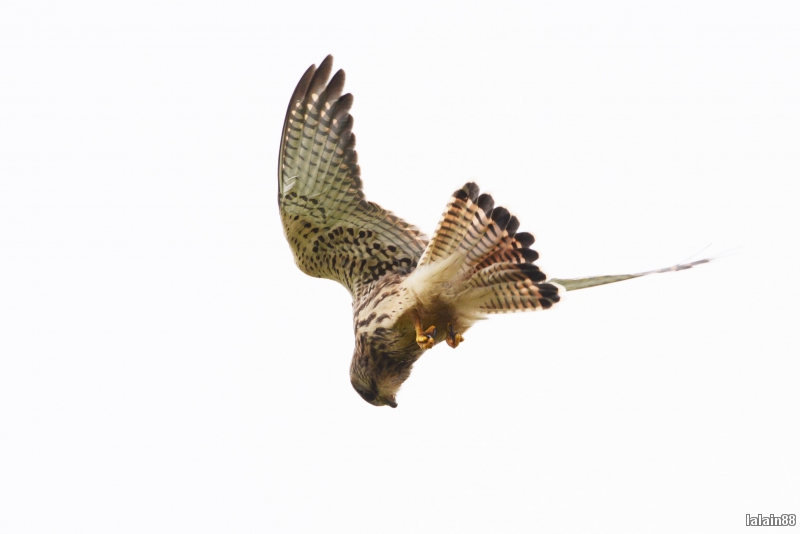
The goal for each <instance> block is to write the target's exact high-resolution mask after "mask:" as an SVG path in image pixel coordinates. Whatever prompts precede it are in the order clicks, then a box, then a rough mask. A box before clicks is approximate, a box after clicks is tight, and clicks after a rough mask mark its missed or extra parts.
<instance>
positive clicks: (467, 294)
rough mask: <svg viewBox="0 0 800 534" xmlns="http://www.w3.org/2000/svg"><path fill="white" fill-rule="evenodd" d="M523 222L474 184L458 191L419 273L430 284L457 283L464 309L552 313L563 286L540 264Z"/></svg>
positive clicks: (419, 265) (423, 257)
mask: <svg viewBox="0 0 800 534" xmlns="http://www.w3.org/2000/svg"><path fill="white" fill-rule="evenodd" d="M518 228H519V220H518V219H517V218H516V217H514V216H513V215H511V214H510V213H509V211H508V210H507V209H505V208H503V207H495V206H494V199H493V198H492V197H491V195H488V194H485V193H484V194H480V189H479V188H478V186H477V185H476V184H474V183H472V182H470V183H467V184H465V185H464V187H462V188H461V189H458V190H456V191H455V192H454V193H453V196H452V198H451V199H450V202H449V203H448V204H447V208H446V209H445V212H444V215H443V216H442V219H441V220H440V222H439V226H438V227H437V229H436V232H435V233H434V234H433V238H432V239H431V241H430V243H428V247H427V248H426V250H425V252H424V253H423V255H422V258H421V259H420V261H419V264H418V267H417V268H418V269H420V270H421V272H426V276H427V277H429V280H430V281H433V282H437V281H441V282H451V283H452V282H454V284H453V285H454V287H455V288H456V293H457V294H458V297H457V305H458V307H467V308H469V309H473V310H475V311H479V312H482V313H502V312H511V311H518V310H540V309H548V308H550V307H551V306H552V305H553V304H555V303H556V302H558V301H559V299H560V296H559V291H560V288H559V287H558V286H557V285H555V284H552V283H548V282H545V279H546V278H547V277H546V276H545V274H544V273H543V272H542V271H541V270H540V269H539V267H538V266H536V265H534V264H533V262H534V261H536V260H537V259H538V258H539V254H537V252H536V251H535V250H532V249H531V248H530V246H531V245H532V244H533V242H534V238H533V236H532V235H531V234H529V233H527V232H520V233H517V229H518Z"/></svg>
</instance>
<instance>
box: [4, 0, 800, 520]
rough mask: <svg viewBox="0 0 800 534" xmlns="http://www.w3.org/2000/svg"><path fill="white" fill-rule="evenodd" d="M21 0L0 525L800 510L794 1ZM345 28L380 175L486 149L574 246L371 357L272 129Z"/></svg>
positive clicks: (538, 220) (361, 141) (367, 163)
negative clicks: (471, 309)
mask: <svg viewBox="0 0 800 534" xmlns="http://www.w3.org/2000/svg"><path fill="white" fill-rule="evenodd" d="M277 4H278V3H277V2H252V3H243V2H184V3H175V2H173V3H163V2H156V3H145V2H141V1H139V2H135V3H134V2H131V3H127V4H122V3H105V2H96V3H90V2H89V3H71V5H65V4H62V3H55V2H53V3H33V2H7V3H4V4H3V6H2V7H0V532H9V533H11V532H14V533H26V532H59V533H66V532H76V533H77V532H80V533H86V532H131V533H134V532H135V533H139V532H148V533H159V532H276V533H277V532H338V531H347V532H355V533H360V532H365V533H366V532H378V531H380V532H385V533H395V532H397V533H399V532H530V531H541V532H579V531H580V532H610V531H614V532H641V531H643V530H644V531H648V532H701V531H702V532H738V531H740V530H744V531H746V532H749V531H748V530H746V529H745V527H744V521H745V514H746V513H750V514H758V513H762V514H769V513H775V514H780V513H795V514H800V504H798V503H800V458H799V457H798V453H797V451H798V450H800V431H799V430H798V421H800V417H798V415H799V414H798V407H800V392H799V391H798V388H799V387H800V386H799V384H800V363H799V362H798V356H799V355H800V342H799V340H798V319H800V314H798V309H797V303H798V299H800V288H799V287H798V277H797V274H796V272H797V265H798V263H800V254H799V253H798V246H797V244H798V243H797V242H798V240H797V232H798V228H800V215H798V207H800V194H798V188H797V182H798V177H799V176H800V157H799V156H800V98H798V95H800V83H798V82H799V81H800V4H798V3H797V2H715V3H712V2H698V1H696V0H695V1H689V2H680V3H679V2H673V3H663V4H661V5H659V6H656V5H654V3H646V5H643V4H644V3H640V2H628V3H614V4H613V5H611V4H609V3H605V2H597V3H565V2H551V3H547V4H534V3H529V2H519V3H504V2H482V3H472V5H467V4H465V3H455V2H454V3H440V4H429V3H427V2H405V3H402V4H399V3H393V4H384V5H381V4H379V3H377V2H342V3H333V2H330V3H329V2H282V3H281V5H280V6H279V5H277ZM328 53H333V54H334V55H335V63H334V66H335V68H340V67H341V68H344V69H346V71H347V73H348V78H347V84H346V90H347V91H351V92H353V93H354V94H355V105H354V107H353V110H352V113H353V115H354V117H355V128H354V130H355V132H356V134H357V136H358V151H359V161H360V163H361V167H362V175H363V178H364V182H365V189H366V193H367V195H368V197H369V198H370V199H371V200H374V201H377V202H378V203H380V204H382V205H384V206H385V207H388V208H389V209H392V210H393V211H395V212H396V213H397V214H398V215H400V216H402V217H404V218H406V219H408V220H410V221H412V222H414V223H415V224H417V225H418V226H420V227H421V228H422V229H424V230H425V231H426V232H428V233H429V234H430V233H431V232H432V231H433V229H434V225H435V224H436V222H437V221H438V219H439V216H440V214H441V211H442V209H443V208H444V205H445V204H446V202H447V200H448V197H449V195H450V194H451V193H452V191H453V190H454V189H456V188H457V187H459V186H461V185H462V184H463V183H464V182H465V181H467V180H475V181H477V182H478V183H479V184H480V185H481V186H482V188H483V189H484V190H487V191H489V192H491V193H492V194H493V195H494V196H495V199H496V201H497V202H498V204H501V205H505V206H507V207H508V208H510V209H511V210H512V212H513V213H515V214H516V215H517V216H518V217H519V219H520V220H521V222H522V228H521V229H522V230H526V231H531V232H533V233H534V234H535V235H536V237H537V245H536V246H535V248H536V249H537V250H538V251H539V252H540V254H541V259H540V261H539V262H538V263H539V264H540V265H541V266H542V268H543V270H544V271H545V272H546V273H548V274H549V275H551V276H557V277H577V276H585V275H600V274H616V273H622V272H635V271H640V270H646V269H651V268H658V267H663V266H667V265H671V264H673V263H676V262H678V261H681V260H684V259H685V258H686V257H688V256H689V255H691V254H693V253H695V252H697V251H699V250H701V249H702V248H703V247H705V246H706V245H707V244H708V243H714V245H713V246H712V248H711V249H709V251H707V252H708V253H710V254H715V253H720V252H726V251H729V250H732V249H733V250H735V251H738V253H737V254H735V255H732V256H728V257H726V258H725V259H722V260H720V261H718V262H716V263H713V264H711V265H705V266H702V267H700V268H698V269H694V270H691V271H687V272H682V273H677V274H670V275H659V276H653V277H649V278H647V279H641V280H634V281H630V282H626V283H623V284H617V285H613V286H606V287H601V288H594V289H590V290H586V291H581V292H577V293H574V294H572V293H570V294H569V295H567V297H566V298H564V299H563V301H562V304H561V305H560V306H559V307H557V309H555V310H552V311H550V312H547V313H541V314H524V315H516V316H500V317H494V318H491V319H490V320H489V321H487V322H485V323H481V324H479V325H477V326H476V327H474V328H473V329H472V330H471V331H470V332H469V333H468V334H467V335H466V342H465V343H464V344H463V345H462V346H461V347H459V348H458V350H457V351H452V350H451V349H450V348H448V347H447V346H444V345H442V346H438V347H436V348H435V349H434V350H432V351H431V352H429V353H427V354H426V355H425V356H424V357H423V358H422V360H421V361H420V362H419V363H418V364H417V366H416V368H415V370H414V373H413V374H412V376H411V378H410V379H409V381H408V382H407V383H406V385H405V386H404V387H403V389H402V391H401V393H400V395H399V396H398V402H399V408H397V409H396V410H391V409H389V408H375V407H373V406H370V405H368V404H366V403H365V402H363V401H362V400H361V399H360V398H359V397H358V395H357V394H356V393H355V392H354V391H353V390H352V388H351V386H350V384H349V378H348V369H349V364H350V357H351V354H352V348H353V339H352V323H351V311H350V298H349V295H348V294H347V292H346V291H345V290H344V289H342V288H341V287H340V286H338V285H337V284H335V283H333V282H330V281H326V280H316V279H312V278H309V277H307V276H305V275H303V274H302V273H301V272H300V271H299V270H298V269H297V268H296V267H295V266H294V263H293V260H292V256H291V253H290V250H289V247H288V245H287V244H286V242H285V241H284V238H283V234H282V229H281V226H280V222H279V217H278V210H277V203H276V168H277V156H278V144H279V140H280V130H281V125H282V122H283V118H284V113H285V110H286V106H287V104H288V99H289V97H290V95H291V93H292V90H293V89H294V86H295V84H296V83H297V81H298V80H299V78H300V76H301V75H302V73H303V72H304V70H305V69H306V68H307V67H308V65H310V64H311V63H316V64H319V62H320V61H321V60H322V59H323V58H324V57H325V55H326V54H328Z"/></svg>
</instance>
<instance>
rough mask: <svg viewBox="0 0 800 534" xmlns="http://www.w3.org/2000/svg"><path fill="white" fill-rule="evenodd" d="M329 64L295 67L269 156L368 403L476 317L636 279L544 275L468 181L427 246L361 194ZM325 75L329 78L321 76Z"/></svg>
mask: <svg viewBox="0 0 800 534" xmlns="http://www.w3.org/2000/svg"><path fill="white" fill-rule="evenodd" d="M332 66H333V58H332V57H331V56H328V57H326V58H325V60H324V61H323V62H322V63H321V64H320V66H319V68H316V67H315V66H314V65H312V66H311V67H309V68H308V70H306V72H305V74H304V75H303V77H302V78H301V79H300V82H299V83H298V84H297V87H296V88H295V90H294V93H293V94H292V98H291V100H290V101H289V108H288V110H287V112H286V119H285V121H284V125H283V135H282V139H281V148H280V153H279V157H278V206H279V208H280V214H281V219H282V221H283V228H284V232H285V234H286V239H287V241H288V242H289V245H290V246H291V248H292V252H293V254H294V258H295V262H296V263H297V266H298V267H299V268H300V269H301V270H302V271H303V272H305V273H306V274H308V275H311V276H315V277H319V278H328V279H331V280H336V281H337V282H339V283H340V284H342V285H343V286H345V287H346V288H347V289H348V290H349V291H350V294H351V295H352V297H353V328H354V332H355V350H354V352H353V360H352V363H351V366H350V380H351V383H352V385H353V387H354V388H355V390H356V391H357V392H358V393H359V394H360V395H361V397H362V398H364V400H366V401H367V402H369V403H371V404H374V405H377V406H392V407H396V406H397V402H396V399H395V397H396V394H397V391H398V389H399V388H400V386H401V385H402V383H403V382H404V381H405V380H406V379H407V378H408V376H409V375H410V373H411V368H412V366H413V365H414V362H416V361H417V359H419V357H420V356H421V355H422V354H423V352H424V351H425V350H426V349H427V348H429V347H430V346H433V345H434V344H436V343H440V342H441V341H444V340H447V341H448V344H450V345H451V346H454V347H455V346H458V343H459V342H460V341H461V340H462V339H463V336H461V334H463V333H464V332H466V331H467V330H468V329H469V328H470V327H471V326H472V325H473V324H474V323H475V321H477V320H479V319H481V318H483V317H485V316H486V315H487V314H492V313H503V312H514V311H526V310H546V309H549V308H551V307H552V306H553V305H554V304H556V303H558V302H559V300H560V299H561V296H562V293H564V292H565V291H571V290H575V289H582V288H586V287H592V286H597V285H602V284H610V283H614V282H620V281H623V280H629V279H631V278H637V277H641V276H647V275H649V274H655V273H662V272H668V271H678V270H683V269H688V268H690V267H693V266H695V265H699V264H701V263H706V262H708V261H709V260H708V259H704V260H699V261H695V262H691V263H684V264H678V265H675V266H673V267H669V268H666V269H658V270H654V271H647V272H643V273H637V274H624V275H614V276H596V277H588V278H578V279H557V278H554V279H550V280H547V277H546V276H545V274H544V273H543V272H542V271H541V270H540V269H539V267H538V266H537V265H535V264H534V262H535V261H536V260H537V259H538V258H539V255H538V254H537V252H536V251H535V250H533V249H531V248H530V247H531V245H532V244H533V243H534V238H533V235H531V234H530V233H527V232H518V229H519V226H520V222H519V220H518V219H517V217H515V216H513V215H512V214H511V213H510V212H509V211H508V210H507V209H505V208H503V207H496V206H495V203H494V199H493V198H492V197H491V195H488V194H485V193H484V194H481V193H480V188H479V187H478V186H477V185H476V184H474V183H472V182H470V183H467V184H465V185H464V186H463V187H461V188H460V189H457V190H456V191H455V192H454V193H453V195H452V197H451V198H450V201H449V202H448V204H447V206H446V208H445V211H444V214H443V215H442V218H441V220H440V221H439V224H438V226H437V228H436V230H435V232H434V233H433V237H432V238H431V239H430V241H429V240H428V239H427V238H426V237H425V235H424V234H422V232H420V231H419V230H418V229H417V228H416V227H415V226H413V225H411V224H409V223H407V222H406V221H404V220H402V219H401V218H399V217H397V216H396V215H394V214H392V213H391V212H389V211H387V210H385V209H383V208H381V207H380V206H378V205H377V204H375V203H373V202H369V201H367V200H366V199H365V198H364V193H363V191H362V182H361V170H360V168H359V166H358V154H357V153H356V150H355V142H356V140H355V135H354V134H353V132H352V129H353V117H352V116H351V115H350V108H351V106H352V104H353V97H352V95H350V94H345V95H342V91H343V89H344V81H345V75H344V71H341V70H340V71H338V72H337V73H336V74H334V75H333V77H332V78H331V77H330V76H331V72H332ZM329 78H330V81H328V80H329Z"/></svg>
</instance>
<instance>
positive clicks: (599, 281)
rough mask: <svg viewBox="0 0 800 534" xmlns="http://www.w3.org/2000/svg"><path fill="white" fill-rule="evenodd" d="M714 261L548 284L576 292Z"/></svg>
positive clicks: (555, 280) (562, 280)
mask: <svg viewBox="0 0 800 534" xmlns="http://www.w3.org/2000/svg"><path fill="white" fill-rule="evenodd" d="M712 259H713V258H705V259H702V260H697V261H693V262H690V263H679V264H677V265H673V266H672V267H666V268H664V269H655V270H652V271H645V272H643V273H636V274H612V275H607V276H590V277H588V278H565V279H560V278H552V279H550V280H548V282H551V283H553V284H558V285H560V286H561V287H563V288H564V289H566V290H567V291H575V290H577V289H585V288H587V287H594V286H602V285H605V284H613V283H615V282H622V281H624V280H630V279H631V278H640V277H642V276H648V275H651V274H658V273H669V272H672V271H683V270H685V269H691V268H692V267H694V266H695V265H702V264H704V263H708V262H710V261H711V260H712Z"/></svg>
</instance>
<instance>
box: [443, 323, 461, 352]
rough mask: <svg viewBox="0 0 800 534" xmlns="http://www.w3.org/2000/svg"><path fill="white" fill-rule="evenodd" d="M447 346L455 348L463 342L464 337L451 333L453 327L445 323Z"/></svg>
mask: <svg viewBox="0 0 800 534" xmlns="http://www.w3.org/2000/svg"><path fill="white" fill-rule="evenodd" d="M446 341H447V344H448V345H450V346H451V347H453V348H456V347H457V346H458V344H459V343H461V342H462V341H464V336H462V335H461V334H459V333H457V332H454V331H453V325H451V324H450V323H447V340H446Z"/></svg>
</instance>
